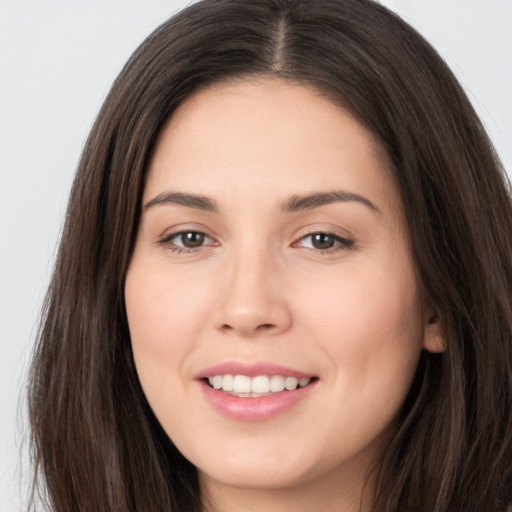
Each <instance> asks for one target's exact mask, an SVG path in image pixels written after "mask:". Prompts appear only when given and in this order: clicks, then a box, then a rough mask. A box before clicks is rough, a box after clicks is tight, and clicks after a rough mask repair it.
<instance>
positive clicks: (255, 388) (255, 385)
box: [251, 375, 270, 393]
mask: <svg viewBox="0 0 512 512" xmlns="http://www.w3.org/2000/svg"><path fill="white" fill-rule="evenodd" d="M251 391H252V392H253V393H268V392H269V391H270V379H269V378H268V377H267V376H266V375H260V376H258V377H254V378H253V379H252V383H251Z"/></svg>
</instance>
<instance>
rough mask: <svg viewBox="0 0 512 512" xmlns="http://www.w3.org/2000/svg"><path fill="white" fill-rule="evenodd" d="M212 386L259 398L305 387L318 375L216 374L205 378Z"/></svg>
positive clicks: (235, 393)
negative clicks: (252, 375)
mask: <svg viewBox="0 0 512 512" xmlns="http://www.w3.org/2000/svg"><path fill="white" fill-rule="evenodd" d="M203 380H204V382H205V383H206V384H207V385H208V386H209V387H211V388H213V389H216V390H218V391H224V392H225V393H226V394H229V395H232V396H238V397H242V398H258V397H261V396H270V395H273V394H276V393H282V392H287V391H295V390H296V389H299V388H305V387H306V386H308V385H310V384H311V383H312V382H313V381H315V380H318V378H317V377H303V378H298V377H283V376H282V375H258V376H256V377H249V376H247V375H229V374H227V375H214V376H212V377H208V378H205V379H203Z"/></svg>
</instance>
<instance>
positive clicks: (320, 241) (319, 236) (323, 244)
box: [311, 233, 337, 250]
mask: <svg viewBox="0 0 512 512" xmlns="http://www.w3.org/2000/svg"><path fill="white" fill-rule="evenodd" d="M336 241H337V240H336V237H334V236H333V235H329V234H328V233H316V234H314V235H311V245H312V246H313V247H314V248H315V249H320V250H326V249H332V248H333V247H334V245H335V244H336Z"/></svg>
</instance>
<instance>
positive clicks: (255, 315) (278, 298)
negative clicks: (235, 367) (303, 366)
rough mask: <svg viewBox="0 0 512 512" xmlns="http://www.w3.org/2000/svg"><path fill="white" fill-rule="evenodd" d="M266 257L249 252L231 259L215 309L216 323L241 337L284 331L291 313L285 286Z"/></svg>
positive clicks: (224, 329)
mask: <svg viewBox="0 0 512 512" xmlns="http://www.w3.org/2000/svg"><path fill="white" fill-rule="evenodd" d="M276 267H277V266H276V264H275V263H273V262H272V261H271V260H270V258H268V257H267V258H265V257H263V256H255V255H251V256H249V257H243V256H240V257H239V258H237V259H236V261H231V262H230V264H229V270H228V272H226V275H225V277H226V279H225V280H224V283H223V285H222V287H221V289H222V294H221V297H220V301H219V307H218V310H217V312H216V322H215V323H216V327H217V328H218V329H219V330H221V331H223V332H224V333H225V334H232V335H237V336H241V337H245V338H253V337H257V336H275V335H277V334H281V333H283V332H285V331H287V330H288V329H289V328H290V326H291V324H292V315H291V311H290V308H289V304H288V303H287V301H286V299H285V297H286V290H285V289H284V286H283V283H282V279H280V278H279V275H280V274H281V275H282V272H280V271H279V269H278V268H276Z"/></svg>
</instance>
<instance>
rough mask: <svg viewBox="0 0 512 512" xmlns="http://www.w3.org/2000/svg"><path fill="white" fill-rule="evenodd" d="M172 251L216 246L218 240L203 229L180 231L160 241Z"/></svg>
mask: <svg viewBox="0 0 512 512" xmlns="http://www.w3.org/2000/svg"><path fill="white" fill-rule="evenodd" d="M159 243H160V244H161V245H163V246H164V247H166V248H167V249H170V250H172V251H178V252H180V251H182V250H189V251H193V250H194V249H201V248H202V247H205V246H214V245H216V242H215V241H214V240H213V239H212V238H210V237H209V236H208V235H206V234H205V233H202V232H201V231H180V232H179V233H173V234H172V235H169V236H167V237H165V238H164V239H163V240H161V241H160V242H159Z"/></svg>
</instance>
